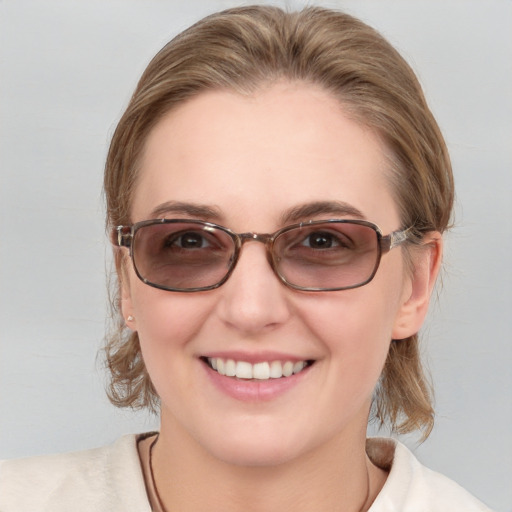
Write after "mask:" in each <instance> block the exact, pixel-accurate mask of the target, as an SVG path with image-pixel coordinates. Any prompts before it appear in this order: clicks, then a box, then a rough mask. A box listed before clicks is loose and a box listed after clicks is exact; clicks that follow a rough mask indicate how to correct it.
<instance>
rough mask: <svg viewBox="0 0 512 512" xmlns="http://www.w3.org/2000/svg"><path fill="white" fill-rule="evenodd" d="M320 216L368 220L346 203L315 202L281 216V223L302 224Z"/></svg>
mask: <svg viewBox="0 0 512 512" xmlns="http://www.w3.org/2000/svg"><path fill="white" fill-rule="evenodd" d="M320 215H329V216H330V217H332V216H335V217H351V218H356V219H361V220H364V219H365V218H366V217H365V216H364V214H363V213H362V212H361V210H359V209H358V208H356V207H355V206H352V205H351V204H349V203H345V202H344V201H313V202H311V203H305V204H303V205H299V206H295V207H294V208H291V209H289V210H287V211H286V212H284V213H283V215H282V216H281V222H282V224H288V223H295V222H301V221H304V220H306V219H311V217H318V216H320Z"/></svg>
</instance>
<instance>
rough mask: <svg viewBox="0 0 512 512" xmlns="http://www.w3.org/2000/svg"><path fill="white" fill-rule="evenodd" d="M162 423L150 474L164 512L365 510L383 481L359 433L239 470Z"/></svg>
mask: <svg viewBox="0 0 512 512" xmlns="http://www.w3.org/2000/svg"><path fill="white" fill-rule="evenodd" d="M168 427H169V422H162V429H161V433H160V437H159V439H158V442H157V443H156V445H155V447H154V450H153V472H154V480H155V484H156V487H157V489H158V493H159V497H160V499H161V501H162V505H163V506H164V508H165V510H167V511H170V510H180V511H182V512H195V511H202V510H210V511H212V512H217V511H219V512H220V511H222V512H231V511H233V512H234V511H237V512H238V511H239V510H241V509H242V507H243V509H244V510H247V511H250V512H260V511H261V512H263V511H265V512H272V511H282V510H294V512H302V511H308V512H309V511H311V510H333V511H334V510H336V511H338V510H339V511H343V512H359V511H361V510H367V509H368V508H369V506H370V505H371V503H372V502H373V500H374V499H375V496H376V495H377V493H378V492H379V490H380V488H381V487H382V485H383V483H384V480H385V475H384V474H383V473H382V472H381V470H379V469H377V468H376V467H374V466H373V465H372V464H371V463H370V461H369V460H368V458H367V456H366V453H365V431H363V432H356V433H354V435H351V436H338V437H337V438H335V439H332V440H330V441H328V442H327V443H324V444H323V445H322V446H320V447H318V448H317V449H315V450H313V451H311V452H308V453H306V454H303V455H301V456H300V457H298V458H295V459H294V460H293V461H287V462H283V463H281V464H277V465H272V466H240V465H234V464H230V463H229V462H226V461H223V460H220V459H218V458H216V457H214V456H212V455H211V454H209V453H208V452H206V451H205V450H204V449H203V448H202V447H201V446H200V445H199V444H198V443H196V442H195V440H194V439H192V438H191V437H190V436H188V434H187V433H185V432H183V431H182V430H180V429H179V428H177V426H176V425H175V424H172V425H171V428H168Z"/></svg>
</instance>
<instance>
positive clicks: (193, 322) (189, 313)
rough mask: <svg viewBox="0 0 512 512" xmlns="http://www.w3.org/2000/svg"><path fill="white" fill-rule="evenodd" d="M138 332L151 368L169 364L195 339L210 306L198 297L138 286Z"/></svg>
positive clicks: (135, 293) (135, 290) (134, 295)
mask: <svg viewBox="0 0 512 512" xmlns="http://www.w3.org/2000/svg"><path fill="white" fill-rule="evenodd" d="M131 300H132V304H133V311H134V316H135V318H136V321H137V326H136V327H137V332H138V333H139V339H140V343H141V348H142V352H143V355H144V359H145V361H146V362H147V364H148V366H150V365H151V364H152V363H155V364H156V365H160V364H163V362H164V361H169V359H167V358H165V357H164V356H165V354H172V353H173V352H174V351H176V350H177V349H178V348H183V347H186V346H187V345H188V342H189V341H190V340H192V339H193V338H194V337H195V335H196V334H197V332H198V331H199V329H200V328H201V325H202V324H203V322H204V319H205V318H206V317H207V316H208V314H209V311H210V309H211V306H210V305H209V302H211V301H208V300H207V298H206V300H201V297H199V296H198V295H197V294H185V293H179V294H178V293H172V292H167V291H164V290H158V289H156V288H152V287H150V286H147V285H145V284H143V283H140V285H139V284H138V283H137V284H136V285H135V287H134V288H133V289H132V299H131Z"/></svg>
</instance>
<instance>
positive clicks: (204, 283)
mask: <svg viewBox="0 0 512 512" xmlns="http://www.w3.org/2000/svg"><path fill="white" fill-rule="evenodd" d="M133 250H134V253H133V261H134V265H135V268H136V271H137V272H138V274H139V275H140V277H141V278H142V279H143V280H145V281H146V282H148V283H151V284H153V285H156V286H159V287H163V288H168V289H174V290H188V289H194V288H206V287H209V286H213V285H215V284H217V283H219V282H220V281H221V280H222V279H223V278H224V277H225V275H226V274H227V273H228V271H229V266H230V263H231V260H232V255H233V253H234V250H235V245H234V242H233V240H232V238H231V237H230V236H229V235H228V234H227V233H226V232H224V231H222V230H220V229H216V228H213V227H210V226H207V225H203V224H200V223H199V224H194V223H188V222H176V223H174V222H173V223H158V224H151V225H148V226H143V227H140V228H139V229H138V230H137V231H136V233H135V238H134V242H133Z"/></svg>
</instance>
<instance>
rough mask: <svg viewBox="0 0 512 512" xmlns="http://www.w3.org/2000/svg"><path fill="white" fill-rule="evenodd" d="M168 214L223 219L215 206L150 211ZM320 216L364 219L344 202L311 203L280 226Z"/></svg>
mask: <svg viewBox="0 0 512 512" xmlns="http://www.w3.org/2000/svg"><path fill="white" fill-rule="evenodd" d="M170 214H174V215H186V216H188V217H191V218H197V219H201V220H206V221H210V222H216V223H219V222H220V221H221V220H222V218H223V215H222V214H221V212H220V209H219V208H218V207H216V206H213V205H204V204H198V203H186V202H182V201H166V202H165V203H162V204H160V205H158V206H157V207H156V208H155V209H154V210H152V212H151V218H160V217H163V216H165V215H170ZM321 215H326V216H327V215H328V216H329V217H330V218H332V217H333V216H334V217H336V218H337V217H351V218H356V219H362V220H364V219H365V218H366V217H365V216H364V214H363V213H362V212H361V210H359V209H358V208H356V207H355V206H353V205H351V204H349V203H346V202H344V201H313V202H310V203H305V204H302V205H298V206H294V207H293V208H290V209H289V210H286V211H285V212H284V213H283V214H282V215H281V225H286V224H290V223H296V222H301V221H304V220H309V219H311V218H312V217H318V216H321Z"/></svg>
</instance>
